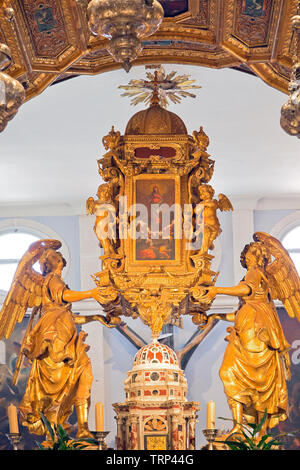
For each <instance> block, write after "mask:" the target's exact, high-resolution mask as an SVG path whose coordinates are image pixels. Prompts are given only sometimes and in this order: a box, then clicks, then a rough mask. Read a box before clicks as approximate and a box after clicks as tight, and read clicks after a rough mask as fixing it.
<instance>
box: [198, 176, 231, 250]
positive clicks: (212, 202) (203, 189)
mask: <svg viewBox="0 0 300 470" xmlns="http://www.w3.org/2000/svg"><path fill="white" fill-rule="evenodd" d="M198 194H199V198H200V204H199V206H198V207H196V210H197V209H198V210H199V209H200V215H201V221H200V224H201V226H200V229H201V230H202V234H203V239H202V247H201V250H200V252H201V253H208V250H212V249H213V248H214V244H213V242H214V240H215V239H216V238H217V237H218V236H219V235H220V234H221V232H222V230H221V225H220V222H219V219H218V217H217V211H218V210H221V211H232V210H233V206H232V204H231V202H230V201H229V199H228V198H227V196H225V195H224V194H219V199H215V198H214V194H215V191H214V189H213V187H212V186H211V185H209V184H202V185H200V186H199V187H198ZM198 217H199V214H198ZM198 225H199V223H198Z"/></svg>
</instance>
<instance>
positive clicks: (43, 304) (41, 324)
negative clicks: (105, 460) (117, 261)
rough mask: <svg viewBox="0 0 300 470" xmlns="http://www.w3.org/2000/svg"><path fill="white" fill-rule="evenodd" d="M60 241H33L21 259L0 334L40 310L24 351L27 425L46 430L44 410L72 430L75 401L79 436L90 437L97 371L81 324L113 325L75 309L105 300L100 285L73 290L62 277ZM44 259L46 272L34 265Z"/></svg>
mask: <svg viewBox="0 0 300 470" xmlns="http://www.w3.org/2000/svg"><path fill="white" fill-rule="evenodd" d="M60 247H61V243H60V242H59V241H57V240H40V241H38V242H35V243H33V244H32V245H31V246H30V247H29V249H28V251H27V252H26V253H25V255H24V256H23V258H22V259H21V261H20V263H19V265H18V268H17V271H16V274H15V276H14V279H13V282H12V286H11V288H10V291H9V293H8V295H7V297H6V299H5V301H4V304H3V307H2V310H1V312H0V338H2V337H5V338H8V337H9V336H10V335H11V333H12V331H13V329H14V327H15V325H16V323H17V322H20V321H22V319H23V317H24V315H25V313H26V311H27V309H28V308H31V307H34V308H35V309H37V308H38V309H39V310H40V318H39V319H38V320H37V322H36V324H35V325H34V326H33V327H32V328H31V330H30V331H27V334H26V336H25V338H24V341H23V344H22V348H21V353H22V354H24V355H25V356H26V357H27V358H28V359H29V360H30V362H31V364H32V365H31V371H30V374H29V378H28V382H27V386H26V391H25V395H24V397H23V399H22V400H21V403H20V406H19V409H20V412H21V415H22V417H23V423H22V424H23V425H24V426H26V427H28V429H29V431H30V432H31V433H33V434H37V435H45V434H46V429H45V427H44V425H43V422H42V420H41V412H42V413H43V414H44V415H45V416H46V418H47V419H48V420H49V421H50V423H51V424H53V425H54V424H58V423H59V424H61V425H62V426H63V427H64V428H65V429H68V427H69V424H68V423H67V419H68V417H69V416H70V415H71V413H72V411H73V406H75V409H76V413H77V422H78V432H77V436H78V437H91V434H90V432H89V430H88V410H89V401H90V389H91V385H92V380H93V376H92V370H91V364H90V360H89V358H88V356H87V353H86V351H87V350H88V349H89V346H87V345H86V344H85V343H84V340H85V337H86V334H85V333H84V332H83V331H81V332H80V333H79V334H77V328H76V325H80V324H84V323H88V322H90V321H100V322H101V323H102V324H103V325H105V326H108V327H112V326H114V325H110V324H108V323H107V321H106V320H105V318H104V317H102V316H101V315H91V316H80V315H75V314H73V313H72V310H71V302H76V301H79V300H83V299H87V298H93V299H95V300H97V301H98V302H100V301H103V298H102V295H101V294H100V289H99V288H95V289H93V290H91V291H84V292H77V291H72V290H70V289H69V288H68V286H67V285H66V284H65V283H64V281H63V279H62V276H61V275H62V270H63V268H64V266H65V264H66V263H65V260H64V258H63V257H62V255H61V253H60V252H58V251H57V250H58V249H59V248H60ZM36 262H39V263H40V266H41V273H42V274H40V273H38V272H37V271H35V270H34V269H33V266H34V264H35V263H36Z"/></svg>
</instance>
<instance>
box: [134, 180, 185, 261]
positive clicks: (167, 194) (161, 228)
mask: <svg viewBox="0 0 300 470" xmlns="http://www.w3.org/2000/svg"><path fill="white" fill-rule="evenodd" d="M134 199H135V201H134V203H135V207H136V212H135V213H136V225H135V236H134V237H133V238H135V240H134V261H152V262H153V261H154V262H164V261H165V262H172V261H175V260H176V257H177V253H176V251H177V250H176V233H175V227H176V209H175V207H176V202H177V197H176V181H175V178H172V177H168V178H167V177H161V175H159V177H157V175H143V177H141V178H138V179H136V181H135V198H134Z"/></svg>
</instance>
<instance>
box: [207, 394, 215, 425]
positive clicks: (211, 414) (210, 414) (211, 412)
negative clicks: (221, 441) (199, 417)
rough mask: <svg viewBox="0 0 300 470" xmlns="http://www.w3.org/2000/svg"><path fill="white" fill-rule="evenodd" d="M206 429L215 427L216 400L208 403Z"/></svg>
mask: <svg viewBox="0 0 300 470" xmlns="http://www.w3.org/2000/svg"><path fill="white" fill-rule="evenodd" d="M206 413H207V414H206V429H215V402H214V401H212V400H210V401H209V402H208V403H207V405H206Z"/></svg>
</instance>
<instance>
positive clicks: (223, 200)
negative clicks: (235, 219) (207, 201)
mask: <svg viewBox="0 0 300 470" xmlns="http://www.w3.org/2000/svg"><path fill="white" fill-rule="evenodd" d="M219 209H220V210H221V211H233V205H232V204H231V202H230V201H229V199H228V197H227V196H225V194H219Z"/></svg>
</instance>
